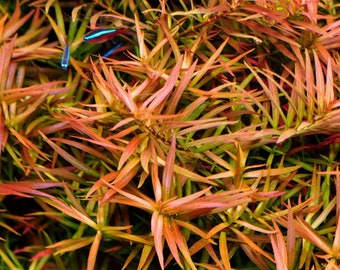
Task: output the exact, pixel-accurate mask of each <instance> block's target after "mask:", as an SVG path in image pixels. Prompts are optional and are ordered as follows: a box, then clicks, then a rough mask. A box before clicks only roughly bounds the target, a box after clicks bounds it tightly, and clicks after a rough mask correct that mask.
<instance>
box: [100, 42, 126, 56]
mask: <svg viewBox="0 0 340 270" xmlns="http://www.w3.org/2000/svg"><path fill="white" fill-rule="evenodd" d="M122 46H123V42H120V43H118V44H117V45H116V46H114V47H113V48H112V49H111V50H109V51H107V52H106V53H104V54H103V55H102V57H109V56H110V55H111V54H113V53H114V52H115V51H116V50H118V49H119V48H120V47H122Z"/></svg>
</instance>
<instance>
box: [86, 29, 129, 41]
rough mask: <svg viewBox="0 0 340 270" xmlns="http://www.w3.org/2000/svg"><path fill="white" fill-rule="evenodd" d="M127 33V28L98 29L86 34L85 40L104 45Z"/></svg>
mask: <svg viewBox="0 0 340 270" xmlns="http://www.w3.org/2000/svg"><path fill="white" fill-rule="evenodd" d="M126 32H127V28H117V29H115V28H113V29H104V28H102V29H96V30H93V31H91V32H89V33H88V34H86V35H85V36H84V39H83V40H84V41H85V42H89V43H103V42H105V41H108V40H110V39H113V38H114V37H115V36H117V35H120V34H124V33H126Z"/></svg>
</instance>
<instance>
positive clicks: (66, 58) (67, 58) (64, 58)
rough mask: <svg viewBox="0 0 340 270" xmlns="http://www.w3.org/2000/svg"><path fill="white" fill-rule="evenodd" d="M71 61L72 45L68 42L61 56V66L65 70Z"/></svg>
mask: <svg viewBox="0 0 340 270" xmlns="http://www.w3.org/2000/svg"><path fill="white" fill-rule="evenodd" d="M69 62H70V46H68V43H66V44H65V48H64V52H63V56H62V57H61V62H60V66H61V68H62V69H64V70H65V69H67V68H68V64H69Z"/></svg>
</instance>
